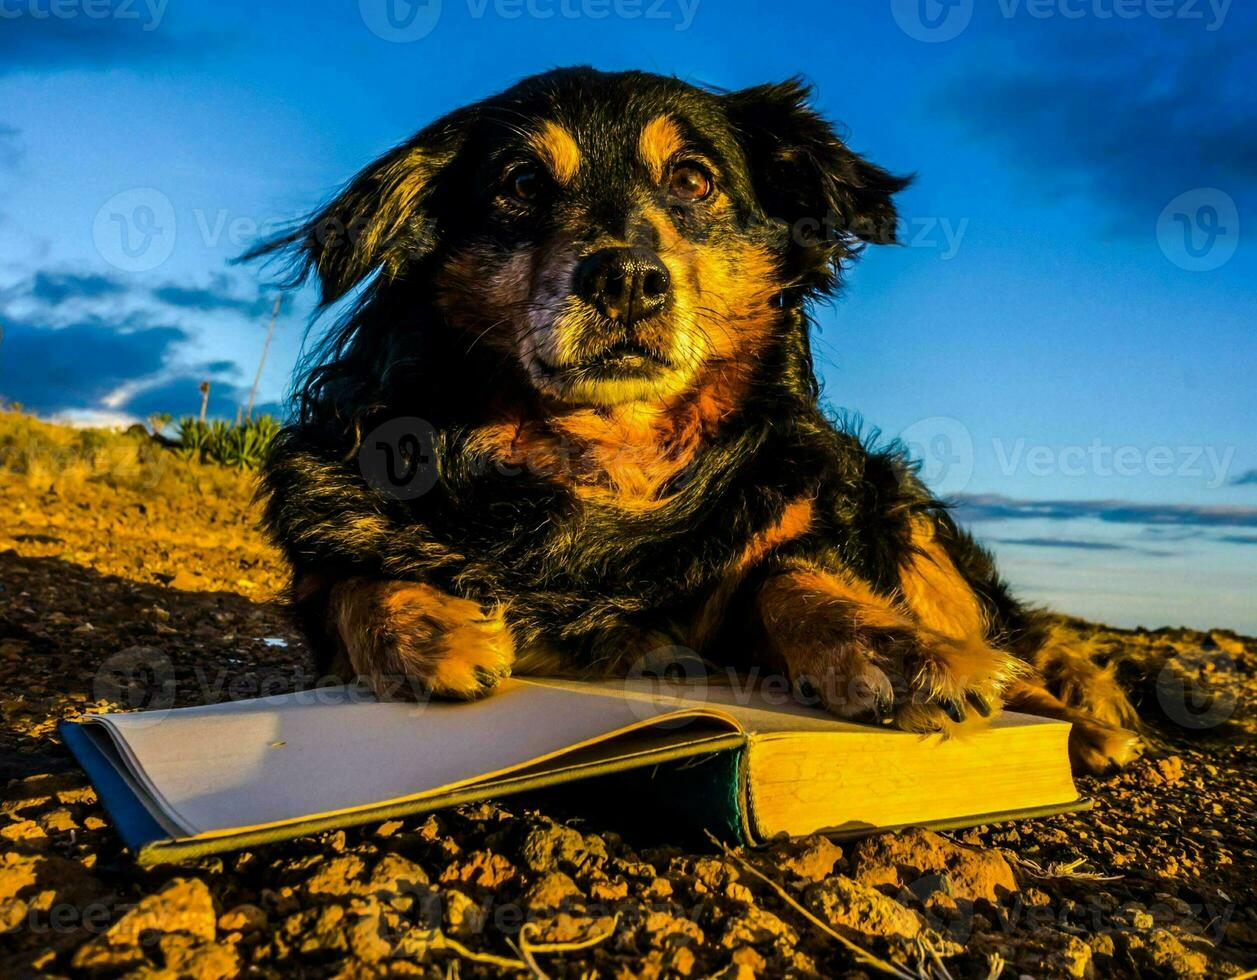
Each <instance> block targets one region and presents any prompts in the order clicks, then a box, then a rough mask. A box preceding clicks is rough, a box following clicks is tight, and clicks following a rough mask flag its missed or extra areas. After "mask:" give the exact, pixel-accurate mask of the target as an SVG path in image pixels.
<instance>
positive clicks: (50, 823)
mask: <svg viewBox="0 0 1257 980" xmlns="http://www.w3.org/2000/svg"><path fill="white" fill-rule="evenodd" d="M38 821H39V826H41V827H42V828H43V829H44V830H45V831H46V832H48V833H50V834H57V833H65V832H66V831H69V830H78V828H79V825H78V823H77V822H76V821H75V819H74V813H73V812H72V811H71V810H70V808H69V807H64V806H59V807H57V808H56V809H55V810H49V811H48V812H47V813H45V814H42V815H41V816H40V817H39V818H38Z"/></svg>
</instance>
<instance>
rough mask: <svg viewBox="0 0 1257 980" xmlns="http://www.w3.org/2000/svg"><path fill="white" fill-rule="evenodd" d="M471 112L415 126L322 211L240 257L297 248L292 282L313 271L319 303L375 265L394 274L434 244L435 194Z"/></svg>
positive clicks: (330, 300)
mask: <svg viewBox="0 0 1257 980" xmlns="http://www.w3.org/2000/svg"><path fill="white" fill-rule="evenodd" d="M473 117H474V110H473V109H463V110H459V111H457V112H454V113H451V114H450V115H448V116H445V117H444V118H442V119H439V120H437V121H436V122H434V123H432V124H431V125H430V126H428V127H426V128H425V129H422V130H420V131H419V132H418V133H416V134H415V135H414V136H413V137H411V138H410V139H409V140H407V141H406V142H405V143H403V144H401V145H400V146H398V147H395V148H394V149H392V150H390V151H389V152H388V153H386V154H385V155H384V156H382V157H381V158H380V159H378V160H376V161H375V163H373V164H371V165H370V166H369V167H367V168H366V169H364V170H363V171H361V172H360V173H359V174H358V175H357V176H356V177H354V179H353V180H352V181H350V183H349V185H348V186H347V187H346V188H345V189H344V190H343V191H342V192H341V193H340V194H339V195H338V196H337V197H336V198H335V200H333V201H332V202H331V203H330V204H328V205H327V206H326V207H325V208H323V209H322V210H320V211H317V212H316V213H315V214H313V215H311V216H310V217H309V218H308V219H307V220H305V221H303V222H301V223H300V224H299V225H297V226H296V227H294V228H293V229H291V230H290V231H288V232H286V233H284V234H282V235H280V236H278V237H277V238H274V239H272V240H271V241H268V242H265V243H263V244H261V245H259V246H258V247H256V248H254V249H252V250H251V251H249V252H248V253H246V254H245V255H244V256H242V257H241V261H249V260H251V259H256V258H262V257H267V256H271V255H275V254H277V253H285V252H292V253H295V254H294V262H295V267H296V268H295V270H294V275H293V277H292V279H291V282H290V285H296V284H298V283H300V282H302V281H303V280H305V278H306V277H307V276H308V275H309V274H310V273H311V272H315V273H317V274H318V277H319V281H320V284H321V287H322V304H323V305H324V306H327V305H328V304H330V303H334V302H336V300H338V299H340V298H341V297H342V296H344V295H345V294H346V293H347V292H349V290H351V289H353V288H354V286H356V285H358V284H359V283H361V282H362V281H363V280H365V279H366V278H368V277H369V276H370V275H371V274H372V273H373V272H375V271H376V270H377V269H378V270H380V272H381V275H383V276H385V277H393V276H396V275H397V274H398V273H399V272H400V271H401V270H402V269H403V268H404V267H405V266H406V265H407V263H409V262H413V261H415V260H417V259H419V258H422V257H423V256H424V255H426V254H428V253H429V252H431V251H432V249H433V247H434V245H435V244H436V237H437V228H436V218H435V215H434V213H433V209H432V198H433V196H434V193H435V189H436V187H437V184H438V182H439V179H440V176H441V172H442V170H443V169H444V168H445V166H446V165H447V164H448V163H449V162H450V160H452V159H453V158H454V156H455V155H456V154H457V153H458V150H459V148H460V147H461V146H462V143H463V141H464V139H465V137H466V133H467V129H468V126H469V125H470V123H471V120H472V118H473Z"/></svg>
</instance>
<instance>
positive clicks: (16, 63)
mask: <svg viewBox="0 0 1257 980" xmlns="http://www.w3.org/2000/svg"><path fill="white" fill-rule="evenodd" d="M61 9H64V10H65V13H61V14H58V13H57V12H56V11H55V10H53V9H50V8H49V6H48V3H46V2H44V3H38V4H36V3H32V2H30V0H26V2H22V3H17V4H8V5H7V7H6V9H5V14H6V16H5V17H4V18H3V20H0V24H2V25H3V26H2V28H0V74H5V73H6V72H16V71H23V70H26V69H35V70H48V69H53V70H56V69H62V68H79V67H87V68H95V67H101V68H107V67H129V66H133V65H135V64H136V63H137V62H139V61H143V60H148V59H156V58H161V57H167V56H169V55H171V54H172V53H173V51H172V49H173V48H175V47H183V45H177V43H176V42H175V40H174V39H173V38H172V37H171V36H170V32H169V29H168V28H167V26H166V24H165V15H166V14H167V13H168V12H169V10H168V4H167V2H166V0H125V2H124V0H105V2H104V3H103V4H101V3H100V2H95V3H93V4H92V5H91V8H90V9H91V10H92V12H93V13H94V14H95V15H94V16H88V8H86V7H84V5H82V4H71V5H69V6H66V5H61ZM36 14H39V15H38V16H37V15H36Z"/></svg>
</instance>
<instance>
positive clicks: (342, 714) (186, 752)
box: [88, 680, 737, 834]
mask: <svg viewBox="0 0 1257 980" xmlns="http://www.w3.org/2000/svg"><path fill="white" fill-rule="evenodd" d="M695 710H696V709H687V708H685V707H684V706H678V705H677V704H676V703H675V702H660V703H658V704H647V703H645V702H642V701H640V700H634V699H630V698H623V697H606V696H602V697H590V696H589V695H588V694H583V693H581V692H578V691H573V690H569V689H565V688H563V687H551V686H545V685H540V684H530V683H524V682H520V681H515V680H507V681H504V682H503V683H502V685H501V686H500V687H499V689H498V690H497V691H496V692H495V693H494V694H493V695H492V696H490V697H487V698H484V699H483V700H480V701H474V702H471V703H463V702H437V701H433V702H430V703H427V704H405V703H379V702H377V701H375V700H374V699H373V698H371V697H370V696H369V695H364V694H363V693H362V692H360V691H359V690H358V689H356V688H352V687H350V688H324V689H320V690H316V691H306V692H301V693H298V694H290V695H284V696H282V697H271V698H260V699H256V700H252V701H237V702H232V703H226V704H217V705H209V706H205V707H197V708H184V709H179V710H175V711H169V712H137V713H132V714H116V715H101V716H96V717H94V718H92V719H90V720H89V722H88V723H89V724H99V725H104V726H106V727H107V729H108V730H109V731H110V732H111V733H112V734H113V735H114V737H115V742H116V743H117V747H118V751H119V753H120V755H121V756H122V757H123V759H124V760H125V761H126V763H127V765H128V767H129V768H130V769H131V770H132V772H133V774H134V776H135V778H136V779H137V780H138V781H139V782H140V783H141V784H142V785H143V786H144V788H145V789H146V790H147V791H148V793H149V794H150V795H151V796H152V798H153V800H154V802H155V803H156V805H157V806H159V807H160V808H161V809H162V810H163V811H164V812H165V813H167V814H168V815H169V816H170V818H171V819H172V820H173V821H174V822H175V823H177V824H178V825H179V826H180V827H182V828H184V830H185V831H186V832H187V833H188V834H203V833H208V832H214V831H227V830H239V829H243V828H251V827H257V826H261V825H267V824H273V823H280V822H284V821H289V820H295V819H297V818H300V817H308V816H311V815H315V814H320V815H322V814H333V813H338V812H343V811H348V810H353V809H357V808H360V807H362V806H366V805H369V804H373V803H382V802H386V801H392V800H399V799H403V798H416V797H422V796H425V795H436V794H439V793H441V792H443V791H446V790H449V789H452V788H455V787H460V786H467V785H471V784H474V783H477V782H481V781H485V780H488V779H489V778H491V777H494V776H498V775H502V774H505V773H507V772H510V771H513V770H517V769H520V768H522V767H525V766H529V765H535V764H537V763H540V762H543V761H544V760H546V759H549V758H554V757H555V756H558V755H561V754H563V753H566V752H569V751H571V750H573V749H575V748H578V747H581V746H584V745H587V744H590V743H592V742H595V741H598V740H603V739H607V738H611V737H613V736H615V735H617V734H620V733H623V732H627V731H631V730H634V729H637V728H642V727H646V726H649V725H651V724H653V723H655V722H658V721H660V720H663V721H665V723H667V720H668V719H672V720H673V721H675V720H677V718H678V717H679V716H681V715H686V714H691V715H692V714H694V713H695ZM702 713H703V714H705V715H709V716H715V717H717V719H718V720H723V721H724V723H725V724H726V725H727V726H728V728H729V729H730V730H736V728H737V726H736V724H735V723H734V722H733V721H732V719H731V718H728V716H721V715H720V713H719V712H708V711H704V712H702ZM677 737H678V740H684V738H685V737H686V736H685V734H684V733H683V732H680V733H678V736H677Z"/></svg>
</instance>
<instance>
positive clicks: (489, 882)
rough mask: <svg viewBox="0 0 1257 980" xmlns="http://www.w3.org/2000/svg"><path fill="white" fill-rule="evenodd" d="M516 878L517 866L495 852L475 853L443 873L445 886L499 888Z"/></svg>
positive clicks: (442, 879) (442, 877)
mask: <svg viewBox="0 0 1257 980" xmlns="http://www.w3.org/2000/svg"><path fill="white" fill-rule="evenodd" d="M514 877H515V866H514V865H513V864H511V862H510V861H508V860H507V859H506V858H504V857H503V856H502V855H501V854H497V853H494V852H493V851H473V852H472V853H470V854H468V855H467V857H466V858H465V859H464V860H462V861H455V862H453V863H452V864H451V865H450V866H449V867H448V868H446V869H445V870H444V871H443V872H441V882H442V883H443V884H447V883H454V884H469V885H474V886H476V887H478V888H490V889H492V888H497V887H499V886H500V885H503V884H505V883H506V882H508V881H510V880H511V879H512V878H514Z"/></svg>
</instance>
